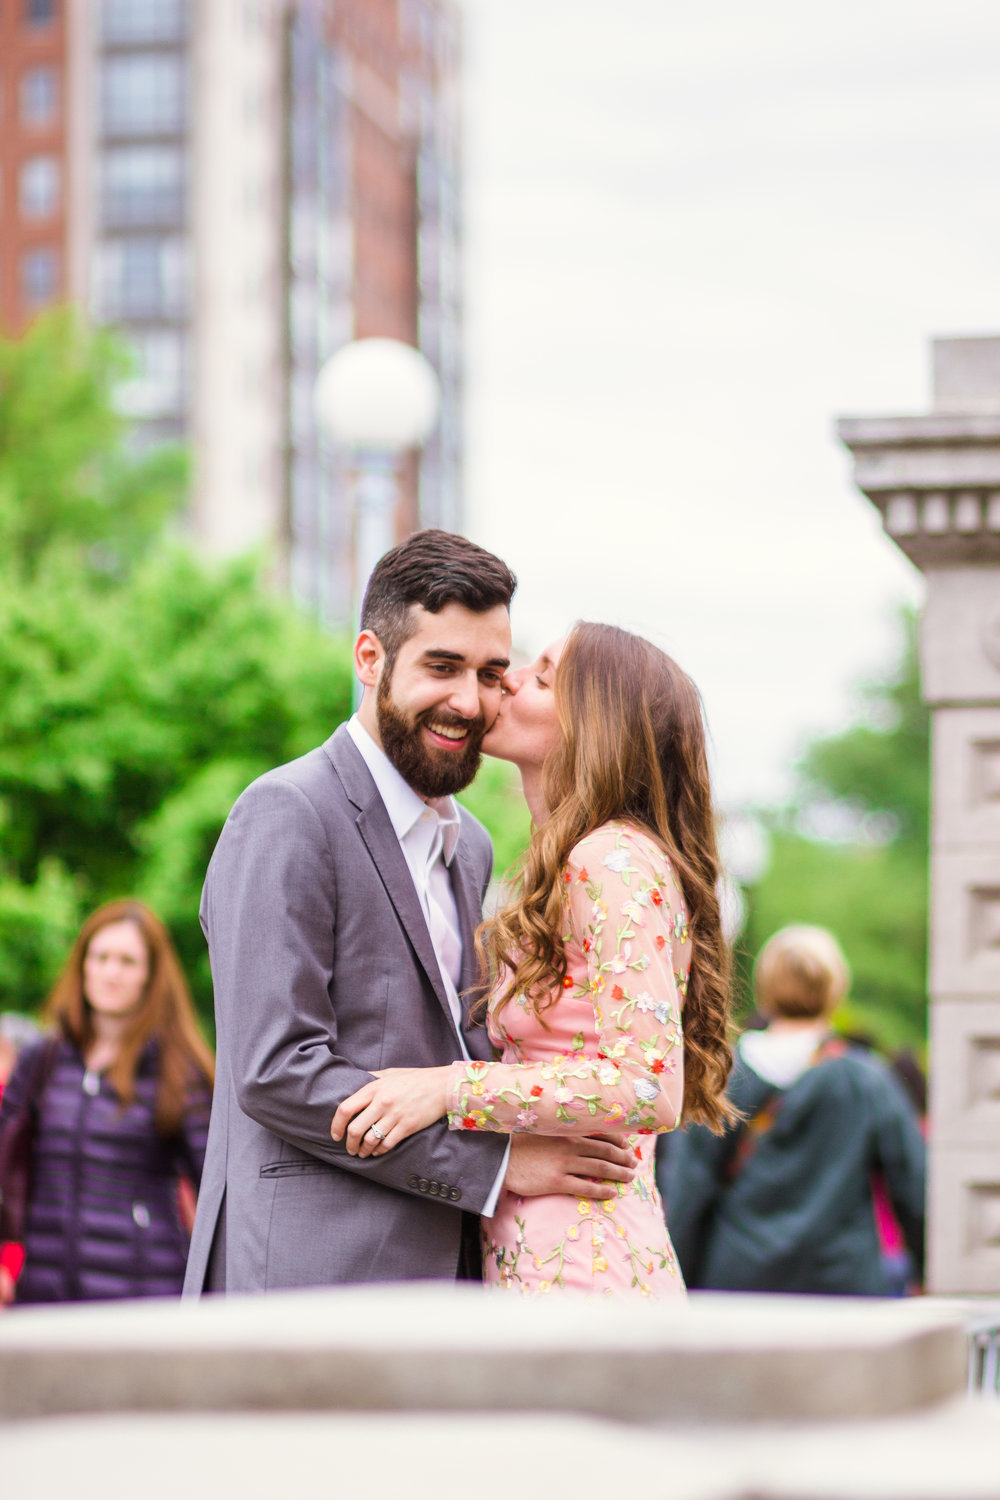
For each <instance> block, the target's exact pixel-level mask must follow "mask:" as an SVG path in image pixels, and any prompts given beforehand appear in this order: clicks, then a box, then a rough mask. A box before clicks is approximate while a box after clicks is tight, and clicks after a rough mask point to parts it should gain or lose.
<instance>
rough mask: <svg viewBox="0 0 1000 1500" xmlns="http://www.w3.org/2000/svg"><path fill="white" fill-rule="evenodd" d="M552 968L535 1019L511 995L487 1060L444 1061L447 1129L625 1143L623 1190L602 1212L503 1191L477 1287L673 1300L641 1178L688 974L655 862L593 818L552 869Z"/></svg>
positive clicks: (620, 829) (676, 1049) (653, 1199)
mask: <svg viewBox="0 0 1000 1500" xmlns="http://www.w3.org/2000/svg"><path fill="white" fill-rule="evenodd" d="M563 880H564V883H565V884H564V890H565V905H566V959H567V970H566V977H565V979H564V981H563V991H562V994H561V995H560V996H559V998H558V1000H557V1001H556V1003H555V1004H554V1005H552V1006H551V1007H550V1008H549V1009H547V1010H545V1011H543V1019H544V1024H543V1022H541V1021H539V1020H537V1019H536V1017H535V1015H534V1012H533V1011H532V1010H531V1009H530V1008H529V1007H528V1005H527V1004H526V1002H525V1000H524V998H523V997H522V996H518V995H515V996H513V997H512V998H511V1000H510V1001H509V1002H508V1003H507V1004H506V1005H499V1003H498V996H497V994H496V992H495V993H494V997H493V999H492V1000H491V1002H490V1015H489V1025H490V1033H491V1035H492V1037H493V1041H494V1043H495V1044H496V1045H497V1047H498V1048H499V1049H500V1050H501V1055H500V1058H499V1060H498V1061H497V1062H493V1063H486V1062H472V1063H455V1064H453V1066H452V1072H451V1078H450V1079H449V1094H448V1123H449V1125H450V1126H451V1128H452V1129H453V1130H494V1131H504V1132H510V1133H516V1132H518V1131H528V1130H530V1131H533V1132H534V1133H536V1134H542V1135H580V1136H583V1135H592V1134H599V1133H607V1132H611V1133H614V1134H622V1135H627V1137H628V1139H629V1141H630V1142H631V1144H632V1145H633V1146H635V1147H636V1149H637V1150H638V1152H639V1155H640V1160H641V1167H640V1171H639V1172H638V1174H637V1175H636V1177H635V1180H634V1181H633V1182H632V1183H630V1184H628V1185H625V1184H620V1185H619V1189H618V1196H617V1197H616V1198H611V1199H609V1200H608V1201H607V1202H606V1203H597V1202H590V1201H589V1200H587V1199H582V1198H581V1199H576V1198H571V1197H568V1196H555V1195H552V1196H548V1197H544V1198H520V1197H518V1196H517V1195H516V1194H514V1193H509V1192H507V1191H506V1190H504V1191H503V1192H502V1193H501V1196H500V1201H499V1203H498V1204H497V1210H496V1213H495V1214H494V1216H493V1217H492V1218H491V1219H484V1221H483V1253H484V1276H485V1280H486V1283H487V1285H491V1286H498V1287H502V1288H504V1289H505V1290H509V1291H519V1292H525V1293H532V1292H543V1293H544V1292H550V1291H551V1290H552V1289H553V1288H560V1289H568V1290H573V1291H587V1292H593V1293H603V1294H606V1295H610V1294H613V1293H618V1292H629V1293H638V1294H641V1295H643V1296H647V1297H657V1298H659V1297H671V1296H678V1295H681V1296H682V1295H683V1294H684V1283H683V1281H682V1279H681V1274H680V1271H679V1269H678V1266H677V1261H676V1259H675V1257H674V1252H673V1247H672V1246H671V1244H670V1239H669V1237H668V1235H667V1230H666V1225H665V1223H664V1219H663V1207H662V1204H661V1202H660V1195H659V1193H658V1192H657V1189H656V1183H655V1180H654V1176H653V1147H654V1140H655V1132H656V1131H660V1130H670V1129H672V1128H673V1127H674V1125H675V1124H676V1123H677V1120H678V1118H679V1116H680V1111H681V1102H682V1095H683V1088H684V1075H683V1066H682V1060H683V1047H682V1037H681V1008H682V1005H683V1002H684V995H685V992H686V990H687V978H688V970H689V969H690V965H691V942H690V936H689V933H688V923H687V916H686V913H685V909H684V905H683V901H682V899H681V894H680V890H679V887H678V885H677V882H676V880H675V878H674V875H673V872H672V870H671V868H670V863H669V861H668V860H667V857H666V855H665V854H664V853H663V851H662V850H661V849H660V848H659V847H658V845H657V844H655V843H654V842H653V840H652V839H650V838H649V837H648V835H646V834H645V833H642V832H640V831H639V830H637V829H635V828H633V827H631V826H630V825H629V824H627V823H620V822H613V823H606V824H604V825H603V826H602V827H600V828H598V829H596V830H595V831H594V832H593V833H591V834H589V835H588V836H587V837H586V838H585V839H582V840H581V841H580V843H579V844H577V845H576V847H575V848H574V849H573V851H572V853H571V854H570V857H569V859H568V860H567V863H566V866H565V868H564V870H563Z"/></svg>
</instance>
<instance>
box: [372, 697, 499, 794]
mask: <svg viewBox="0 0 1000 1500" xmlns="http://www.w3.org/2000/svg"><path fill="white" fill-rule="evenodd" d="M375 712H376V715H377V718H378V732H379V738H380V739H381V741H382V749H383V750H384V751H385V753H386V755H387V756H388V757H389V759H390V760H391V761H392V764H393V765H394V766H395V767H396V770H397V771H398V772H399V774H400V776H402V778H403V780H404V781H405V782H406V783H407V785H409V786H411V787H412V788H413V790H414V791H415V792H416V793H417V794H418V795H419V796H421V797H450V796H452V795H453V794H454V793H455V792H460V791H461V790H462V788H463V787H464V786H468V785H469V782H470V781H472V780H473V778H474V777H475V774H476V772H477V771H478V770H479V763H480V761H481V760H482V754H481V752H480V746H481V745H482V742H483V735H484V734H485V733H486V729H487V725H486V720H485V719H484V718H483V716H482V714H480V715H479V717H478V718H476V719H460V718H458V717H457V716H456V715H455V714H449V713H445V712H444V711H443V710H442V709H433V708H432V709H426V710H425V711H424V712H423V713H422V714H418V715H417V717H416V718H415V719H414V720H413V721H412V722H411V721H410V720H409V719H408V718H407V717H406V715H405V714H404V713H403V711H402V710H401V709H400V708H398V707H397V706H396V701H395V699H394V698H393V696H392V675H391V673H386V672H383V674H382V677H381V678H380V680H379V685H378V691H377V693H376V696H375ZM432 719H433V720H434V722H435V723H437V724H449V725H455V726H456V727H460V728H462V729H466V730H467V731H468V739H467V741H466V743H465V745H464V747H463V748H462V749H461V750H434V749H432V748H430V747H429V746H427V745H426V744H424V742H423V740H422V739H421V735H420V730H421V726H422V725H424V724H426V723H428V722H429V721H430V720H432Z"/></svg>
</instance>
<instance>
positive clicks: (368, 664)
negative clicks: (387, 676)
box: [354, 630, 385, 687]
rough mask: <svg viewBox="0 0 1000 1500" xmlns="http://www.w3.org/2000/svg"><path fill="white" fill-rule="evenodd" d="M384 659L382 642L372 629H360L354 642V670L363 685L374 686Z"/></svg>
mask: <svg viewBox="0 0 1000 1500" xmlns="http://www.w3.org/2000/svg"><path fill="white" fill-rule="evenodd" d="M384 660H385V652H384V651H383V649H382V642H381V641H380V640H379V638H378V636H377V635H376V634H375V632H374V631H372V630H362V632H361V634H360V635H359V636H358V638H357V640H356V641H355V642H354V670H355V672H356V673H357V678H358V681H359V682H360V683H361V685H362V686H363V687H375V686H376V685H377V683H378V680H379V676H380V674H381V670H382V663H383V662H384Z"/></svg>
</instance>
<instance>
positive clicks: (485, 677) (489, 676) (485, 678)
mask: <svg viewBox="0 0 1000 1500" xmlns="http://www.w3.org/2000/svg"><path fill="white" fill-rule="evenodd" d="M479 680H480V682H482V683H485V685H486V686H487V687H502V686H503V677H502V676H501V674H500V673H499V672H480V674H479Z"/></svg>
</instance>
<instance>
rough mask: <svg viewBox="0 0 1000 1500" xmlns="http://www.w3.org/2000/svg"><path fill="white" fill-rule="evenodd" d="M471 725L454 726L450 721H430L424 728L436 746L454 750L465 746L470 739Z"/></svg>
mask: <svg viewBox="0 0 1000 1500" xmlns="http://www.w3.org/2000/svg"><path fill="white" fill-rule="evenodd" d="M471 727H472V726H471V725H470V724H454V723H451V722H450V721H448V720H440V719H435V720H428V721H427V722H425V724H424V728H425V729H426V730H427V733H428V734H429V735H430V738H431V739H432V740H433V741H434V743H435V744H439V745H441V747H442V749H446V750H453V749H455V748H456V747H457V746H459V745H464V744H465V742H466V740H467V739H468V738H469V730H470V728H471Z"/></svg>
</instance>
